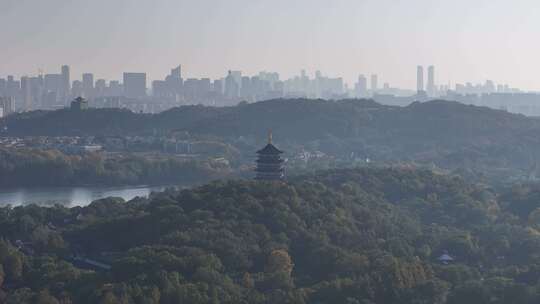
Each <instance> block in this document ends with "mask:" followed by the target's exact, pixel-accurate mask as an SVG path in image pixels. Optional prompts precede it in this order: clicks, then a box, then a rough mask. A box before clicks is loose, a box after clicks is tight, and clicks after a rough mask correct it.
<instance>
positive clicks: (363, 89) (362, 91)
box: [354, 75, 367, 97]
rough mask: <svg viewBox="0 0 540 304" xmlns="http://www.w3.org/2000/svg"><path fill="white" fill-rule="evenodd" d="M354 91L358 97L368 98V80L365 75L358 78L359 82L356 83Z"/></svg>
mask: <svg viewBox="0 0 540 304" xmlns="http://www.w3.org/2000/svg"><path fill="white" fill-rule="evenodd" d="M354 90H355V92H356V97H367V78H366V76H364V75H360V76H358V82H357V83H356V85H355V87H354Z"/></svg>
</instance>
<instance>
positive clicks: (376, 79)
mask: <svg viewBox="0 0 540 304" xmlns="http://www.w3.org/2000/svg"><path fill="white" fill-rule="evenodd" d="M378 82H379V77H378V76H377V74H373V75H371V91H372V92H373V93H375V92H376V91H377V90H378V89H379V84H378Z"/></svg>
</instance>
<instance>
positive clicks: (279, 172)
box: [255, 132, 285, 181]
mask: <svg viewBox="0 0 540 304" xmlns="http://www.w3.org/2000/svg"><path fill="white" fill-rule="evenodd" d="M281 154H283V151H280V150H279V149H278V148H276V146H274V145H273V144H272V133H271V132H270V134H268V144H267V145H266V147H264V148H263V149H261V150H259V151H257V155H258V158H257V168H256V169H255V172H257V176H256V177H255V179H256V180H266V181H276V180H283V179H284V178H285V174H284V168H283V163H284V161H283V159H282V158H281Z"/></svg>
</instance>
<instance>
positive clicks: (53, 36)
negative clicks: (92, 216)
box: [0, 0, 540, 90]
mask: <svg viewBox="0 0 540 304" xmlns="http://www.w3.org/2000/svg"><path fill="white" fill-rule="evenodd" d="M0 27H1V28H2V31H1V34H0V44H1V46H0V77H5V76H6V75H7V74H14V75H16V76H20V75H23V74H36V73H37V71H38V69H39V68H41V69H43V70H44V71H45V72H46V73H47V72H49V73H53V72H57V71H58V70H59V69H60V65H61V64H69V65H70V66H71V68H72V75H73V76H72V77H73V78H80V73H82V72H83V71H88V72H93V73H95V74H96V77H97V78H106V79H120V78H121V74H122V72H124V71H135V72H138V71H146V72H147V73H148V74H149V77H150V78H151V79H161V78H163V77H164V76H165V74H166V73H168V72H169V69H170V68H171V67H173V66H175V65H177V64H182V65H183V69H184V75H185V76H184V77H186V76H187V77H211V78H216V77H221V76H223V75H224V74H225V73H226V71H227V70H229V69H234V70H242V71H244V73H247V74H252V73H256V72H258V71H260V70H267V71H277V72H279V73H280V74H281V75H282V78H284V77H288V76H291V75H296V74H298V73H299V71H300V70H301V69H306V70H307V71H308V72H309V73H310V74H312V73H313V72H314V71H315V70H317V69H320V70H321V71H322V72H323V73H324V74H326V75H329V76H337V75H342V76H343V77H345V79H346V81H348V82H350V83H352V82H353V81H354V80H355V79H356V78H357V77H358V74H360V73H363V74H366V75H367V74H370V73H377V74H379V75H380V78H381V80H380V83H383V82H389V83H390V84H391V85H395V86H401V87H408V88H413V87H415V84H414V82H415V72H416V65H418V64H423V65H429V64H434V65H435V66H436V68H437V82H438V83H439V84H441V83H444V84H446V83H448V81H451V82H452V83H454V82H465V81H472V82H480V81H485V80H486V79H492V80H494V81H496V82H497V83H509V84H510V85H513V86H517V87H521V88H524V89H534V90H540V75H539V74H540V73H539V72H538V71H540V39H539V36H538V33H539V32H540V2H539V1H538V0H512V1H510V0H446V1H439V0H273V1H270V0H193V1H188V0H83V1H80V0H0Z"/></svg>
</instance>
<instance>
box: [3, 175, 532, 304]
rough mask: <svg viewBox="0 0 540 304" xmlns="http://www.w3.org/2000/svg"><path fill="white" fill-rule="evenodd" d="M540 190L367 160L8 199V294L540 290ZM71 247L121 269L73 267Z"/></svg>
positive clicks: (380, 297) (230, 296)
mask: <svg viewBox="0 0 540 304" xmlns="http://www.w3.org/2000/svg"><path fill="white" fill-rule="evenodd" d="M538 197H540V190H539V188H537V187H535V186H520V187H513V188H510V189H508V190H505V191H504V192H503V193H499V194H498V193H494V192H493V191H492V190H490V189H487V188H483V187H479V186H475V185H471V184H468V183H466V182H464V181H463V180H462V179H461V178H458V177H452V176H445V175H437V174H434V173H431V172H429V171H419V170H396V169H384V170H381V169H362V170H330V171H324V172H319V173H317V174H313V175H309V176H302V177H297V178H294V179H293V180H291V181H289V182H288V183H281V182H276V183H266V182H254V181H223V182H215V183H211V184H208V185H205V186H202V187H198V188H194V189H191V190H182V191H175V190H169V191H166V192H163V193H158V194H154V195H153V196H152V197H151V198H150V199H148V200H147V199H135V200H133V201H130V202H127V203H125V202H122V201H119V200H117V199H106V200H101V201H96V202H94V203H93V204H91V205H90V206H88V207H84V208H73V209H66V208H63V207H60V206H58V207H55V208H40V207H36V206H28V207H17V208H4V209H0V231H2V236H3V240H2V241H1V242H0V265H1V266H0V286H3V287H1V288H3V294H2V295H1V296H0V299H4V300H0V302H2V301H5V302H6V303H58V302H59V301H60V302H61V303H137V304H139V303H141V304H142V303H363V304H365V303H380V304H391V303H396V304H397V303H400V304H404V303H451V304H468V303H471V304H473V303H474V304H483V303H496V304H507V303H516V304H522V303H523V304H525V303H527V304H529V303H531V304H532V303H538V302H539V301H540V281H539V278H540V254H539V252H540V209H539V207H540V204H539V203H538V200H537V198H538ZM17 239H21V240H23V241H24V242H25V243H26V244H29V245H26V246H28V247H31V248H32V249H33V251H34V252H33V253H32V254H28V253H24V250H22V249H20V250H18V249H16V243H15V240H17ZM445 253H446V254H448V255H450V256H452V257H453V258H454V259H455V260H454V262H451V263H449V264H443V263H441V262H440V261H439V260H438V258H439V257H440V256H441V255H443V254H445ZM75 254H77V255H83V256H86V257H91V258H94V259H97V260H99V261H102V262H104V263H109V264H110V265H111V266H112V268H111V269H110V270H104V271H97V272H95V271H88V270H82V269H79V268H76V267H74V266H73V265H72V264H71V263H70V262H69V257H70V256H72V255H75ZM2 282H3V285H2ZM39 301H41V302H39Z"/></svg>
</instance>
